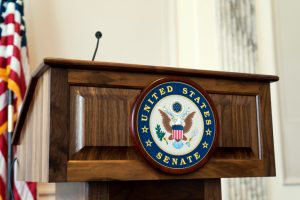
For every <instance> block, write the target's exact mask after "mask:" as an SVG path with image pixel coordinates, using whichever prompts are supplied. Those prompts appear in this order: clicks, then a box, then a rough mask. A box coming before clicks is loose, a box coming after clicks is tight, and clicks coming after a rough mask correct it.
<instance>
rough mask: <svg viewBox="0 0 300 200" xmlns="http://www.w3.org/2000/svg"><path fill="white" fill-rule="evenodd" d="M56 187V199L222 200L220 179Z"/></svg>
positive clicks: (117, 182) (109, 182) (112, 182)
mask: <svg viewBox="0 0 300 200" xmlns="http://www.w3.org/2000/svg"><path fill="white" fill-rule="evenodd" d="M69 184H70V185H71V186H72V187H70V186H68V184H66V183H59V184H57V186H58V187H56V188H57V193H56V199H58V200H60V199H72V200H99V199H101V200H123V199H128V200H136V199H138V200H152V199H155V200H165V199H172V200H185V199H189V200H204V199H205V200H221V182H220V179H203V180H169V181H106V182H104V181H102V182H87V183H85V184H84V183H69Z"/></svg>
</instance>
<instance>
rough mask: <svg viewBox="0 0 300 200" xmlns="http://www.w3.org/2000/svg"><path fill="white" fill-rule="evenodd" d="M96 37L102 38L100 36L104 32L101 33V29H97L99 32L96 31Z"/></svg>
mask: <svg viewBox="0 0 300 200" xmlns="http://www.w3.org/2000/svg"><path fill="white" fill-rule="evenodd" d="M95 37H96V38H97V39H100V38H101V37H102V33H101V32H100V31H97V32H96V33H95Z"/></svg>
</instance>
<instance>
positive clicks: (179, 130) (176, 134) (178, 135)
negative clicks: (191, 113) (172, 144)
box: [172, 125, 183, 140]
mask: <svg viewBox="0 0 300 200" xmlns="http://www.w3.org/2000/svg"><path fill="white" fill-rule="evenodd" d="M172 136H173V138H174V139H175V140H182V138H183V126H182V125H173V126H172Z"/></svg>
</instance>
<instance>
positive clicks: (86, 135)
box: [15, 59, 278, 182]
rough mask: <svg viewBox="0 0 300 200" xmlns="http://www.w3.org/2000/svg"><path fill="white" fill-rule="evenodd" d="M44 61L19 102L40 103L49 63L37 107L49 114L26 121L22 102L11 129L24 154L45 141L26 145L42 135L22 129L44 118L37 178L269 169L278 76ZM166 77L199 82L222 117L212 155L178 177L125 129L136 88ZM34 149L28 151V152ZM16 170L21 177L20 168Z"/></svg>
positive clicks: (213, 174)
mask: <svg viewBox="0 0 300 200" xmlns="http://www.w3.org/2000/svg"><path fill="white" fill-rule="evenodd" d="M45 62H46V64H47V65H42V67H41V69H40V71H38V72H36V74H35V75H34V77H36V79H35V80H36V82H32V84H35V86H34V87H33V86H31V88H33V89H31V92H32V94H31V95H29V94H28V95H27V98H26V100H25V102H26V101H27V102H29V103H27V105H35V104H39V105H42V104H41V103H40V101H41V100H38V99H35V93H36V92H37V91H39V88H38V86H37V85H36V84H38V82H39V81H40V80H41V79H43V77H44V76H45V70H47V69H48V71H50V75H49V82H50V83H49V86H48V88H50V89H49V90H48V91H49V94H48V102H46V101H44V102H43V105H42V106H40V107H39V106H37V107H39V109H41V108H44V107H47V106H49V113H48V114H47V113H43V112H40V113H35V114H34V116H35V120H34V122H35V123H32V122H30V120H32V119H30V114H29V113H30V112H32V111H31V109H32V108H31V107H30V106H28V107H26V108H24V109H23V112H22V113H21V119H19V121H20V123H19V122H18V124H19V125H18V126H17V129H16V132H15V142H17V141H18V138H20V141H21V142H20V144H21V145H22V144H23V143H24V144H27V145H26V147H28V149H26V150H22V151H21V152H20V153H21V154H22V153H24V152H29V153H26V155H30V154H31V152H36V151H38V149H44V146H43V147H40V146H39V147H38V146H34V145H32V146H29V145H28V144H32V143H34V144H43V141H44V135H47V133H46V132H45V131H40V132H42V134H40V135H37V136H36V137H34V138H32V137H31V136H27V135H28V133H29V131H27V129H28V130H30V129H32V128H35V129H36V130H40V129H41V127H43V126H44V125H43V123H42V122H43V120H44V118H45V119H46V118H48V119H49V124H50V125H49V127H50V128H49V129H48V131H49V133H48V134H49V137H48V139H49V143H48V145H49V146H48V147H47V146H45V147H46V148H48V150H49V156H48V157H47V156H45V157H43V158H42V159H44V160H43V161H42V162H45V164H43V165H41V164H40V163H39V162H40V161H35V163H34V164H35V165H36V167H35V171H38V173H40V171H43V170H45V169H47V167H49V174H48V177H47V178H46V179H43V180H49V181H51V182H59V181H100V180H101V181H102V180H123V181H125V180H172V179H206V178H220V177H245V176H247V177H251V176H274V175H275V161H274V146H273V136H272V118H271V104H270V101H271V99H270V87H269V82H270V81H276V80H278V77H276V76H263V75H249V74H236V73H225V72H211V71H201V70H200V71H199V70H188V69H175V68H162V67H149V66H141V65H127V64H118V63H103V62H88V61H78V62H77V61H76V60H57V59H46V60H45ZM46 73H47V71H46ZM170 76H171V77H172V76H178V77H186V78H189V79H191V80H193V81H194V82H196V83H197V84H199V85H200V86H201V87H203V88H204V89H205V90H206V91H207V92H208V93H209V95H210V96H211V98H212V100H213V101H214V103H215V105H216V107H217V109H218V113H219V117H220V119H221V120H220V121H221V127H220V128H221V131H220V140H219V146H218V147H217V149H216V152H215V153H214V155H213V156H212V158H211V159H210V160H209V161H208V163H207V164H206V165H205V166H203V167H202V168H200V169H199V170H197V171H196V172H194V173H190V174H186V175H182V176H171V175H167V174H164V173H162V172H160V171H157V170H155V169H153V168H152V167H151V166H149V165H148V163H146V162H145V160H144V158H143V157H142V156H140V155H139V154H137V152H136V151H135V150H134V147H133V146H132V143H131V140H130V138H129V130H128V122H129V121H128V118H129V113H130V112H129V111H130V110H131V104H132V102H133V101H134V99H135V98H136V97H137V95H138V94H139V93H140V91H141V89H143V88H144V87H145V86H147V85H148V84H150V83H151V82H152V81H154V80H157V79H159V78H164V77H170ZM45 99H46V97H45ZM30 102H31V103H30ZM27 114H28V115H27ZM22 120H24V122H22ZM21 122H22V123H21ZM31 126H32V127H31ZM25 129H26V132H25ZM23 131H24V132H23ZM21 132H23V133H25V136H23V135H21ZM19 136H21V137H19ZM45 152H46V151H45ZM45 152H43V151H41V152H39V154H43V155H44V154H45ZM35 156H36V155H35V154H33V157H32V158H30V159H33V158H34V159H35V158H36V157H35ZM48 158H49V159H48ZM20 167H21V168H23V169H30V170H32V165H27V163H26V162H24V161H23V162H21V163H20ZM30 170H29V171H28V173H27V172H26V179H27V180H33V179H34V180H36V181H39V180H41V179H40V178H39V177H38V178H37V177H34V176H33V171H30ZM21 172H22V171H21ZM22 173H23V178H25V175H24V174H25V171H23V172H22ZM22 173H21V174H22ZM29 177H30V179H29Z"/></svg>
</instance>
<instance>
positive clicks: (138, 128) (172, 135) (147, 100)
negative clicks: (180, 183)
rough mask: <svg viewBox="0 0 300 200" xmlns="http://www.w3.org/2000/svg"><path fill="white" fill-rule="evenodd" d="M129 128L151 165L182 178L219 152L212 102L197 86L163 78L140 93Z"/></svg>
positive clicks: (188, 81)
mask: <svg viewBox="0 0 300 200" xmlns="http://www.w3.org/2000/svg"><path fill="white" fill-rule="evenodd" d="M130 126H131V127H130V128H131V136H132V139H133V141H134V143H135V144H136V146H137V148H138V149H139V151H140V152H141V153H142V155H143V156H144V157H145V158H146V159H147V160H148V161H149V162H150V163H151V164H152V165H154V166H156V167H158V168H159V169H161V170H162V171H164V172H167V173H172V174H183V173H188V172H191V171H194V170H195V169H197V168H198V167H200V166H202V165H204V164H205V163H206V162H207V161H208V159H209V157H210V156H211V154H212V153H213V151H214V150H215V148H216V144H217V138H218V129H219V122H218V116H217V111H216V109H215V107H214V105H213V102H212V100H211V98H210V97H209V96H208V94H207V93H206V92H205V90H204V89H202V88H201V87H200V86H199V85H198V84H196V83H194V82H192V81H190V80H187V79H183V78H163V79H159V80H157V81H155V82H153V83H151V84H150V85H149V86H147V87H146V88H145V89H144V90H143V91H142V92H141V94H140V95H139V97H138V98H137V100H136V102H135V104H134V107H133V110H132V115H131V124H130Z"/></svg>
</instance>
